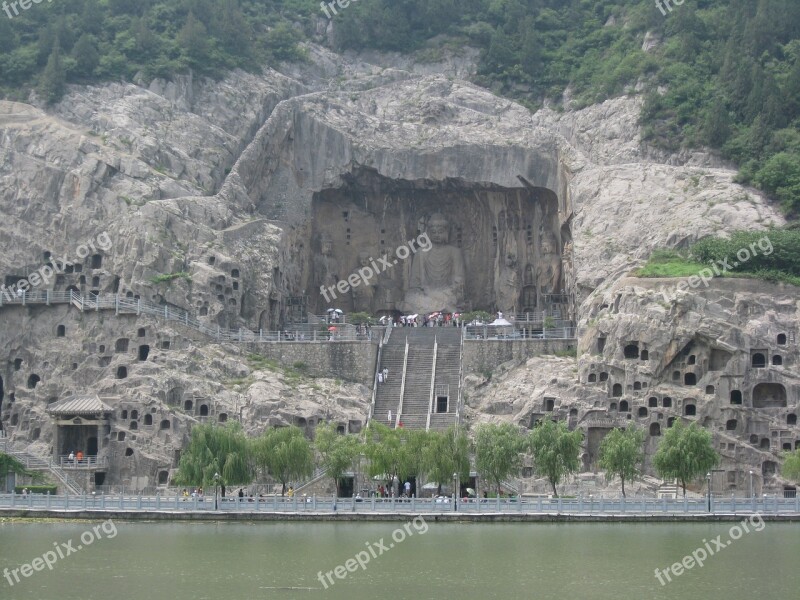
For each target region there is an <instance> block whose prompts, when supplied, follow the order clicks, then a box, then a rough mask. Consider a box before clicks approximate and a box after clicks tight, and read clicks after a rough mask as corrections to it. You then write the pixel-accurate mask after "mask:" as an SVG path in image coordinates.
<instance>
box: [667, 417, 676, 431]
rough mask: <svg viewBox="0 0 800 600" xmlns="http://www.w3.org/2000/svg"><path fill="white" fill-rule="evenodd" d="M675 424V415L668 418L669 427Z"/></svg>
mask: <svg viewBox="0 0 800 600" xmlns="http://www.w3.org/2000/svg"><path fill="white" fill-rule="evenodd" d="M674 424H675V417H670V418H669V419H667V429H669V428H670V427H672V426H673V425H674Z"/></svg>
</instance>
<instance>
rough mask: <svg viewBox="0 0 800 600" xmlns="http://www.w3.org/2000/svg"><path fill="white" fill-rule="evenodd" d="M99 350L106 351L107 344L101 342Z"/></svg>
mask: <svg viewBox="0 0 800 600" xmlns="http://www.w3.org/2000/svg"><path fill="white" fill-rule="evenodd" d="M97 350H98V352H100V354H102V353H103V352H105V351H106V345H105V344H100V346H99V347H98V348H97Z"/></svg>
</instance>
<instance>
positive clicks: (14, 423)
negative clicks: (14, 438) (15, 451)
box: [11, 413, 19, 427]
mask: <svg viewBox="0 0 800 600" xmlns="http://www.w3.org/2000/svg"><path fill="white" fill-rule="evenodd" d="M17 425H19V415H18V414H17V413H14V414H13V415H11V426H12V427H16V426H17Z"/></svg>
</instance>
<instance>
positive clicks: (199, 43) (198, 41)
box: [178, 11, 208, 67]
mask: <svg viewBox="0 0 800 600" xmlns="http://www.w3.org/2000/svg"><path fill="white" fill-rule="evenodd" d="M178 44H180V46H181V48H183V50H184V51H185V52H186V55H187V56H188V57H189V58H190V59H191V60H192V64H193V65H194V66H197V67H202V66H204V62H205V61H206V60H207V58H208V31H207V30H206V26H205V25H203V23H202V22H201V21H199V20H197V19H196V18H195V16H194V13H192V12H191V11H190V12H189V16H188V17H186V23H185V24H184V26H183V27H182V28H181V30H180V31H179V32H178Z"/></svg>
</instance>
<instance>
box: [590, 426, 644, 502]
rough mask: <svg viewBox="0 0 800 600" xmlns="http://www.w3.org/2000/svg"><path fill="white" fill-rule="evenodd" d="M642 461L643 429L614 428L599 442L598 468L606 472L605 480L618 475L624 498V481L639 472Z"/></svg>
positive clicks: (629, 479)
mask: <svg viewBox="0 0 800 600" xmlns="http://www.w3.org/2000/svg"><path fill="white" fill-rule="evenodd" d="M642 462H644V431H643V430H641V429H639V428H638V427H635V426H633V425H632V426H630V427H628V428H627V429H614V430H613V431H612V432H611V433H609V434H608V435H607V436H605V437H604V438H603V441H602V442H600V468H601V469H603V470H604V471H605V472H606V481H608V480H609V479H611V478H613V477H614V476H617V475H619V478H620V480H621V481H622V497H623V498H625V497H626V496H625V481H631V480H633V479H634V478H635V477H637V476H638V475H639V474H640V473H641V469H640V467H641V465H642Z"/></svg>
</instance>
